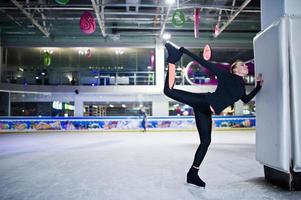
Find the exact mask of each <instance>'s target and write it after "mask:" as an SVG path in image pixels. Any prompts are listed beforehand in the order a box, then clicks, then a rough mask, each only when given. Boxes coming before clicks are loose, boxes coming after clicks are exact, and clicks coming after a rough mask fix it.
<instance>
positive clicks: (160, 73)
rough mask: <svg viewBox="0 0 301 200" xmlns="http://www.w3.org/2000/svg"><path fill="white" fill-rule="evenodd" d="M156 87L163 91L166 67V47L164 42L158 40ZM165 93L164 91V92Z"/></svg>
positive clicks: (156, 50)
mask: <svg viewBox="0 0 301 200" xmlns="http://www.w3.org/2000/svg"><path fill="white" fill-rule="evenodd" d="M155 52H156V53H155V55H156V86H157V87H159V88H160V89H161V91H162V90H163V87H164V66H165V58H164V46H163V44H162V42H161V41H160V40H159V39H157V40H156V49H155ZM162 92H163V91H162Z"/></svg>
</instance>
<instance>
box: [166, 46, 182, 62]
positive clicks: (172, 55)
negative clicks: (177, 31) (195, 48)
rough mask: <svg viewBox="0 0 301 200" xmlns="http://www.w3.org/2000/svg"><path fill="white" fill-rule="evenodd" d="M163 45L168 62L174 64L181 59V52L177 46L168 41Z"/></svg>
mask: <svg viewBox="0 0 301 200" xmlns="http://www.w3.org/2000/svg"><path fill="white" fill-rule="evenodd" d="M165 47H166V49H167V52H168V57H167V59H166V61H167V62H168V63H172V64H175V63H176V62H178V61H179V60H180V59H181V57H182V55H183V53H182V52H180V51H179V50H178V48H179V47H178V46H176V45H175V44H173V43H171V42H169V41H168V42H166V44H165Z"/></svg>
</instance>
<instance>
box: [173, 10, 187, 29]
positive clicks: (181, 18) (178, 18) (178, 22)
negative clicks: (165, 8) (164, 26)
mask: <svg viewBox="0 0 301 200" xmlns="http://www.w3.org/2000/svg"><path fill="white" fill-rule="evenodd" d="M184 23H185V15H184V13H183V12H182V11H181V10H179V9H177V10H176V11H175V12H174V13H173V15H172V25H173V26H174V27H182V26H183V25H184Z"/></svg>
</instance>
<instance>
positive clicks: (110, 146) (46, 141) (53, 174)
mask: <svg viewBox="0 0 301 200" xmlns="http://www.w3.org/2000/svg"><path fill="white" fill-rule="evenodd" d="M198 143H199V138H198V134H197V133H196V132H178V133H177V132H151V133H148V132H147V133H142V132H133V133H118V132H114V133H95V132H92V133H88V132H85V133H84V132H82V133H49V132H48V133H34V134H33V133H32V134H0V199H1V200H8V199H10V200H23V199H30V200H43V199H45V200H46V199H47V200H48V199H49V200H65V199H70V200H71V199H72V200H74V199H78V200H88V199H89V200H94V199H95V200H109V199H110V200H117V199H118V200H119V199H120V200H136V199H139V200H140V199H143V200H148V199H149V200H157V199H160V200H186V199H187V200H190V199H202V200H207V199H208V200H222V199H225V200H261V199H264V200H269V199H270V200H277V199H279V200H286V199H289V200H298V199H301V192H288V191H285V190H283V189H281V188H278V187H276V186H273V185H271V184H269V183H267V182H266V181H265V180H264V174H263V166H262V165H260V164H259V163H258V162H257V161H256V160H255V132H254V131H217V132H213V135H212V143H211V146H210V148H209V151H208V154H207V155H206V157H205V160H204V162H203V164H202V166H201V169H200V173H199V175H200V177H201V178H202V179H203V180H204V181H205V182H206V183H207V186H206V189H199V188H196V187H193V186H188V185H186V184H185V179H186V173H187V171H188V169H189V167H190V166H191V163H192V159H193V156H194V152H195V150H196V148H197V145H198Z"/></svg>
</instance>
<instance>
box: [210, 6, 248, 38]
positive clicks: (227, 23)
mask: <svg viewBox="0 0 301 200" xmlns="http://www.w3.org/2000/svg"><path fill="white" fill-rule="evenodd" d="M250 1H251V0H246V1H245V2H243V4H242V5H241V6H240V7H239V8H238V9H237V11H236V12H235V13H234V14H233V15H232V16H231V17H230V19H229V20H228V21H227V22H226V23H225V24H224V25H223V26H222V27H221V28H220V31H219V32H217V33H215V34H214V35H213V36H214V37H215V38H217V37H218V36H219V35H220V34H221V33H222V32H223V31H224V30H225V29H226V28H227V27H228V26H229V25H230V24H231V22H232V21H233V20H234V19H235V17H236V16H237V15H238V14H239V13H240V12H241V11H242V10H243V9H244V8H245V7H246V6H247V5H248V3H250Z"/></svg>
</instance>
